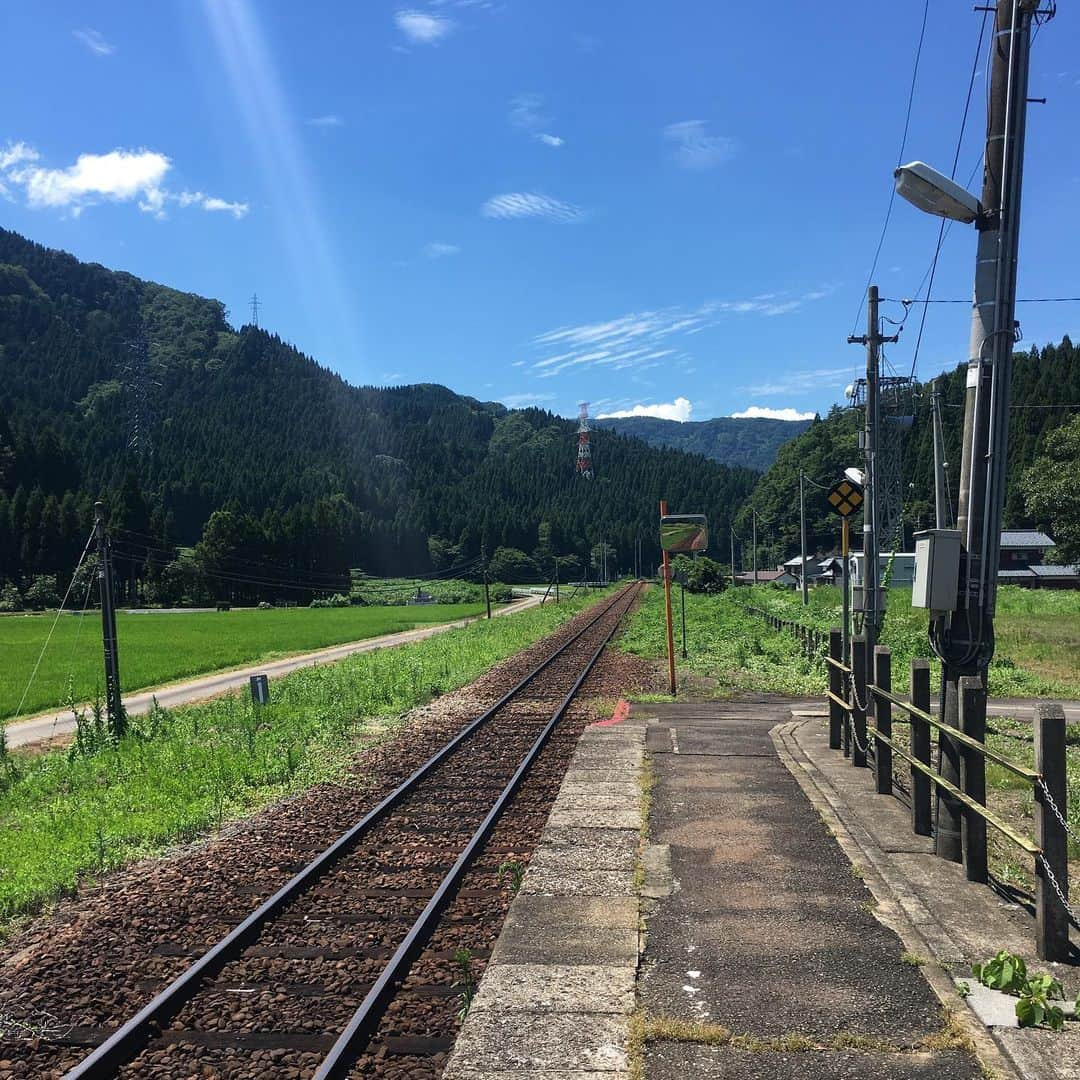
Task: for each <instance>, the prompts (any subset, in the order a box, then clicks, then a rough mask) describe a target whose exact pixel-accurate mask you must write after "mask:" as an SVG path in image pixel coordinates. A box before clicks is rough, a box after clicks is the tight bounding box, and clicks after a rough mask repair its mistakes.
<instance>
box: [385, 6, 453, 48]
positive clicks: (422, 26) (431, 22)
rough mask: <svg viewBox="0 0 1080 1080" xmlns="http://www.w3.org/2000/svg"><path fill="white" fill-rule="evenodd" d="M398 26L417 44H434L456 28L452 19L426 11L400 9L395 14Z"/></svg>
mask: <svg viewBox="0 0 1080 1080" xmlns="http://www.w3.org/2000/svg"><path fill="white" fill-rule="evenodd" d="M394 22H395V23H396V24H397V28H398V29H399V30H400V31H401V32H402V33H403V34H404V35H405V36H406V37H407V38H408V39H409V40H410V41H412V42H414V43H415V44H417V45H434V44H435V43H436V42H439V41H441V40H442V39H443V38H444V37H446V35H447V34H449V33H450V31H451V30H453V28H454V22H453V20H452V19H448V18H447V17H446V16H445V15H432V14H430V13H429V12H426V11H398V12H395V14H394Z"/></svg>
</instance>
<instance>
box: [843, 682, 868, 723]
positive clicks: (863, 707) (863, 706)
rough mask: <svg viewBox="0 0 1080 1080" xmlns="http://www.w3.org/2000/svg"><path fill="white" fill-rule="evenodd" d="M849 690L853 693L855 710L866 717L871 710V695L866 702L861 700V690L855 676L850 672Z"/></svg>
mask: <svg viewBox="0 0 1080 1080" xmlns="http://www.w3.org/2000/svg"><path fill="white" fill-rule="evenodd" d="M848 689H849V690H850V692H851V698H852V700H853V701H854V702H855V708H856V709H858V710H859V712H861V713H863V714H864V715H865V714H866V713H867V712H868V711H869V709H870V695H869V694H867V695H866V701H865V702H863V701H860V700H859V690H858V687H857V686H856V683H855V675H854V674H853V673H851V672H848Z"/></svg>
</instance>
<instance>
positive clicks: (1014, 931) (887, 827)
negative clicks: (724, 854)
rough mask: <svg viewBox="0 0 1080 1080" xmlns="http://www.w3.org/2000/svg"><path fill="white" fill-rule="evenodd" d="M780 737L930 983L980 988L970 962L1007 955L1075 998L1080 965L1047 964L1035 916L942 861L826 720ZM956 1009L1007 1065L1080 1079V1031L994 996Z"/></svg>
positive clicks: (1031, 1073) (796, 726)
mask: <svg viewBox="0 0 1080 1080" xmlns="http://www.w3.org/2000/svg"><path fill="white" fill-rule="evenodd" d="M773 734H774V738H775V741H776V744H777V747H778V749H779V752H780V754H781V756H782V757H783V758H784V759H785V761H786V762H787V764H788V766H789V768H790V769H791V770H792V773H793V775H794V776H795V777H796V778H797V779H798V781H799V783H800V784H801V785H802V787H803V789H804V791H805V792H806V794H807V797H808V798H809V799H810V800H811V802H813V803H814V805H815V807H816V808H817V809H818V811H819V813H820V814H821V815H822V816H823V817H824V818H825V819H826V820H827V821H828V822H829V823H830V828H832V830H833V832H834V833H835V835H836V836H837V839H838V842H839V843H840V844H841V845H842V846H843V848H844V849H845V851H847V852H848V854H849V857H850V858H852V859H853V860H856V861H858V862H860V863H861V864H862V865H863V866H864V867H865V875H864V876H865V880H866V882H867V884H868V886H869V887H870V889H871V890H872V892H873V893H874V896H875V900H876V902H877V905H878V907H877V912H878V915H879V917H880V918H882V919H884V920H886V921H887V922H888V923H889V924H890V925H892V926H893V927H895V929H896V931H897V933H898V934H900V936H901V937H902V938H903V939H904V940H905V942H907V943H908V948H909V949H910V950H911V951H913V952H919V953H921V954H922V955H924V956H925V957H927V958H928V960H929V961H930V963H928V964H927V965H926V966H925V967H924V969H923V970H924V971H926V972H927V973H928V975H930V976H931V977H934V974H935V972H936V973H937V974H938V976H939V977H940V985H941V987H942V988H943V989H942V992H943V993H945V994H947V993H948V988H951V987H954V980H957V979H959V980H964V981H967V982H968V983H969V984H974V983H975V980H974V979H973V978H972V976H971V965H972V964H973V963H975V962H979V961H984V960H986V959H987V958H989V957H990V956H992V955H993V954H994V953H995V952H997V951H998V950H999V949H1008V950H1009V951H1010V952H1014V953H1017V954H1018V955H1020V956H1023V957H1024V958H1025V960H1026V961H1027V963H1028V967H1029V969H1033V970H1041V971H1051V972H1052V973H1053V974H1054V976H1055V978H1057V979H1059V980H1060V981H1061V982H1062V983H1064V985H1065V989H1066V994H1067V995H1068V996H1070V997H1072V996H1074V995H1075V994H1076V992H1077V990H1078V989H1080V966H1078V965H1077V964H1076V963H1074V964H1071V965H1067V964H1049V963H1045V962H1042V961H1040V960H1038V959H1037V958H1036V957H1035V956H1034V924H1033V920H1032V916H1031V914H1030V912H1029V911H1028V910H1026V909H1025V908H1023V907H1021V906H1020V905H1018V904H1015V903H1009V902H1008V901H1006V900H1005V899H1003V898H1002V897H1001V895H999V894H998V893H996V892H994V891H992V890H991V889H989V888H988V887H987V886H985V885H978V884H974V883H972V882H969V881H967V880H966V878H965V876H964V871H963V868H962V867H961V866H959V865H958V864H956V863H950V862H945V861H944V860H942V859H939V858H937V857H935V856H934V855H933V850H932V846H931V844H930V842H929V841H928V840H926V839H924V838H921V837H916V836H913V835H912V833H911V829H910V817H909V811H908V809H907V807H906V806H904V805H903V804H902V803H900V802H899V800H897V799H894V798H892V797H891V796H887V795H878V794H876V792H875V790H874V783H873V777H872V775H871V772H870V770H869V769H856V768H854V767H853V766H852V765H851V763H850V760H849V759H845V758H844V757H843V755H841V754H839V753H838V752H836V751H832V750H829V748H828V735H827V728H826V725H825V724H824V723H822V722H821V721H818V720H799V721H791V722H788V723H786V724H783V725H781V726H779V727H778V728H777V729H775V731H774V733H773ZM1074 946H1075V942H1074ZM1074 955H1075V948H1074ZM954 992H955V991H954ZM956 1000H957V1002H959V1000H960V999H959V996H958V995H957V998H956ZM1013 1001H1015V999H1013ZM1007 1004H1008V1003H1006V1005H1007ZM957 1007H958V1008H959V1009H961V1010H963V1012H964V1013H971V1014H972V1015H974V1013H972V1009H973V1007H974V1008H975V1012H977V1013H978V1014H979V1016H981V1017H982V1019H983V1021H984V1022H985V1023H986V1025H987V1026H988V1029H989V1032H990V1034H991V1035H992V1036H993V1038H994V1040H995V1041H996V1043H997V1045H998V1046H999V1047H1000V1048H1001V1050H1003V1051H1004V1054H1005V1056H1006V1057H1007V1059H1008V1064H1007V1065H1006V1066H1005V1067H1007V1068H1008V1067H1011V1068H1013V1069H1015V1071H1016V1072H1017V1073H1019V1074H1020V1075H1022V1076H1024V1077H1031V1078H1040V1080H1042V1078H1045V1080H1080V1024H1076V1023H1068V1024H1066V1026H1065V1030H1064V1031H1063V1032H1061V1033H1058V1034H1055V1033H1053V1032H1050V1031H1049V1030H1047V1029H1045V1028H1044V1029H1033V1028H1023V1029H1020V1028H1017V1027H1016V1026H1015V1020H1014V1018H1013V1016H1010V1010H1009V1009H1008V1008H1007V1007H1005V1006H1002V1005H1001V1003H997V1006H996V1007H995V1008H991V1007H990V1002H989V1001H988V996H987V995H973V997H972V999H969V1000H968V1001H967V1003H966V1004H958V1006H957Z"/></svg>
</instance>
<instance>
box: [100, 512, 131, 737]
mask: <svg viewBox="0 0 1080 1080" xmlns="http://www.w3.org/2000/svg"><path fill="white" fill-rule="evenodd" d="M94 537H95V539H96V540H97V551H98V593H99V595H100V597H101V640H102V644H103V645H104V649H105V712H106V715H107V716H108V720H109V731H110V732H111V733H112V734H113V735H115V736H117V737H119V736H121V735H123V734H124V732H125V731H126V730H127V716H126V715H125V713H124V703H123V701H122V700H121V696H120V654H119V648H118V645H117V640H116V607H115V605H114V603H113V580H112V558H111V552H110V550H109V534H108V532H106V530H105V504H104V503H101V502H96V503H94Z"/></svg>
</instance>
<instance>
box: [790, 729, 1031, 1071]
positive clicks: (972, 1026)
mask: <svg viewBox="0 0 1080 1080" xmlns="http://www.w3.org/2000/svg"><path fill="white" fill-rule="evenodd" d="M812 722H813V721H812V720H795V721H787V722H785V723H781V724H777V725H776V726H775V727H774V728H772V730H771V731H770V732H769V734H770V736H771V737H772V741H773V745H774V746H775V747H776V752H777V754H778V755H779V757H780V760H781V761H782V762H783V763H784V766H785V767H786V768H787V770H788V771H789V772H790V773H791V775H792V776H793V777H794V778H795V780H796V781H797V783H798V784H799V787H800V788H801V789H802V791H803V794H805V795H806V797H807V799H808V800H809V801H810V804H811V805H812V806H813V807H814V809H815V810H816V811H817V812H818V814H819V815H820V816H821V819H822V821H824V822H825V825H826V826H827V827H828V829H829V830H830V831H831V833H832V834H833V836H834V838H835V839H836V842H837V844H838V845H839V847H840V850H841V851H843V853H844V854H845V855H846V856H847V858H848V860H849V861H850V862H851V864H852V865H853V866H857V867H859V869H860V870H861V871H862V877H863V881H864V883H865V885H866V887H867V888H868V889H869V890H870V892H871V894H872V895H873V897H874V900H875V901H876V904H877V906H876V907H875V909H874V916H875V918H877V919H878V921H879V922H881V923H882V924H883V925H885V926H887V927H888V928H889V929H890V930H892V931H893V933H895V934H896V935H897V937H899V938H900V940H901V942H903V944H904V946H905V947H906V948H907V949H908V951H909V952H912V953H914V954H916V955H918V956H920V957H923V958H925V959H926V963H924V964H923V965H921V971H922V973H923V975H924V976H925V978H926V981H927V982H928V983H929V984H930V988H931V989H932V990H933V991H934V994H935V996H936V997H937V998H938V1000H939V1001H940V1002H941V1005H942V1007H943V1008H944V1009H946V1010H948V1012H949V1013H950V1014H951V1015H952V1017H953V1019H954V1020H955V1022H956V1024H957V1026H958V1027H959V1028H960V1029H961V1030H962V1032H963V1034H964V1036H966V1037H967V1038H969V1039H970V1040H971V1043H972V1045H973V1047H974V1051H975V1056H976V1058H977V1059H978V1061H979V1064H980V1066H981V1067H982V1069H983V1071H984V1072H985V1073H986V1075H987V1076H991V1077H997V1078H999V1080H1021V1076H1022V1074H1021V1073H1019V1072H1018V1071H1017V1069H1016V1068H1015V1066H1014V1065H1013V1063H1012V1062H1011V1060H1010V1059H1009V1058H1008V1056H1007V1054H1006V1053H1005V1051H1004V1050H1003V1048H1002V1047H1001V1046H1000V1045H999V1043H998V1042H997V1040H996V1039H995V1038H994V1036H993V1035H992V1033H991V1032H990V1031H989V1030H988V1029H987V1028H986V1027H985V1026H984V1025H983V1024H982V1022H981V1021H980V1020H979V1019H978V1017H976V1016H975V1014H974V1013H973V1012H972V1010H971V1009H970V1007H969V1006H968V1005H967V1004H966V1003H965V1002H964V1000H963V999H962V998H960V997H959V995H958V994H957V991H956V986H955V984H954V983H953V980H952V978H951V976H950V975H949V973H948V972H947V971H946V970H945V968H944V966H943V965H942V963H941V961H940V958H939V952H938V949H937V948H935V944H936V943H935V944H932V943H931V942H930V940H929V939H928V938H927V937H925V936H924V935H923V933H922V932H921V931H920V930H919V929H918V927H917V925H916V922H915V920H914V919H913V918H912V913H913V912H915V913H916V914H921V915H922V916H923V918H920V919H919V922H925V921H926V920H928V919H929V913H927V912H926V911H925V909H923V908H922V906H921V904H920V902H919V900H918V898H917V897H916V896H915V895H914V892H913V891H912V890H911V889H910V888H908V886H907V883H906V882H905V881H904V880H903V879H902V878H901V877H900V876H899V875H897V874H896V873H894V872H893V870H892V868H891V867H889V866H888V865H887V864H886V862H885V860H884V859H883V858H882V857H881V856H882V852H881V851H880V848H879V847H878V845H877V844H876V843H875V841H874V840H873V838H872V837H871V836H870V834H869V833H868V832H867V831H866V830H865V829H864V828H863V827H862V826H861V825H860V824H859V823H858V822H857V821H855V820H854V819H853V817H852V815H851V814H850V812H848V811H847V807H846V806H845V805H844V803H843V801H842V800H841V799H840V797H839V795H838V793H837V792H836V790H835V789H834V788H833V787H832V785H831V784H830V783H829V781H828V779H827V778H826V777H825V776H824V775H823V774H822V773H821V771H820V770H819V769H818V768H817V766H816V765H815V764H814V763H813V762H812V761H811V760H810V758H809V757H808V755H807V754H806V753H805V752H804V751H803V749H802V747H800V746H799V744H798V742H797V741H796V739H795V733H796V731H797V730H798V729H799V728H801V727H803V726H805V725H806V724H809V723H812Z"/></svg>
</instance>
